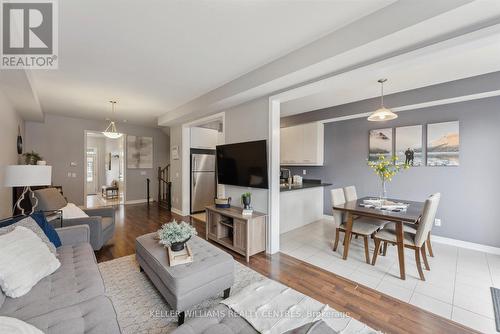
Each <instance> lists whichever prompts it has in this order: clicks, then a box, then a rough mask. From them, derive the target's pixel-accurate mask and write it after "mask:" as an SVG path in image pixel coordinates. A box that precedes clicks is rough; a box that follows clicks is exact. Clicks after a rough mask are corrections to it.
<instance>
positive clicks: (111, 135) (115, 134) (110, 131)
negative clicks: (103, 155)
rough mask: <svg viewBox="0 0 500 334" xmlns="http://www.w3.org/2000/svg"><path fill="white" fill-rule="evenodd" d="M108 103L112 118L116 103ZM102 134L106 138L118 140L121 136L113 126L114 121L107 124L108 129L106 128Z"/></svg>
mask: <svg viewBox="0 0 500 334" xmlns="http://www.w3.org/2000/svg"><path fill="white" fill-rule="evenodd" d="M109 103H111V114H112V116H113V115H114V113H115V105H116V101H109ZM102 134H103V135H105V136H106V137H108V138H111V139H117V138H120V137H121V136H123V134H122V133H119V132H118V131H117V130H116V125H115V122H114V121H110V122H109V125H108V127H107V128H106V130H104V132H103V133H102Z"/></svg>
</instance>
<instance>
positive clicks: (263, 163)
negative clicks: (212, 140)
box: [217, 140, 268, 189]
mask: <svg viewBox="0 0 500 334" xmlns="http://www.w3.org/2000/svg"><path fill="white" fill-rule="evenodd" d="M217 180H218V182H219V184H227V185H233V186H241V187H252V188H264V189H267V188H268V182H267V148H266V141H265V140H259V141H251V142H245V143H237V144H228V145H220V146H217Z"/></svg>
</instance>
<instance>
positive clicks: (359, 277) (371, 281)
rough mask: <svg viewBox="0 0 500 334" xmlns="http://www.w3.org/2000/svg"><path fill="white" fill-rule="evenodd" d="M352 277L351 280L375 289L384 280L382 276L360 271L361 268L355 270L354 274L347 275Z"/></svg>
mask: <svg viewBox="0 0 500 334" xmlns="http://www.w3.org/2000/svg"><path fill="white" fill-rule="evenodd" d="M346 278H348V279H350V280H351V281H354V282H356V283H359V284H362V285H364V286H367V287H369V288H372V289H375V288H377V286H378V285H379V284H380V282H381V281H382V277H376V276H372V275H369V274H367V273H365V272H362V271H359V268H358V269H357V270H356V271H354V272H353V273H352V274H350V275H349V277H346Z"/></svg>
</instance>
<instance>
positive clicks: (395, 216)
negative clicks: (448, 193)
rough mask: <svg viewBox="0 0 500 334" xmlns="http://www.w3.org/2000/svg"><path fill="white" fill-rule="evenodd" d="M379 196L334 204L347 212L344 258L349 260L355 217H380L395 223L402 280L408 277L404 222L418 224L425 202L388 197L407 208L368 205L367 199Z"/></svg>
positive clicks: (335, 207)
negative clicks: (384, 207)
mask: <svg viewBox="0 0 500 334" xmlns="http://www.w3.org/2000/svg"><path fill="white" fill-rule="evenodd" d="M376 199H378V198H377V197H363V198H359V199H357V200H353V201H348V202H345V203H344V204H338V205H334V206H333V209H334V210H338V211H342V212H344V213H345V215H346V217H345V239H344V240H345V246H344V253H343V255H342V257H343V259H344V260H347V256H348V254H349V244H350V240H351V232H352V224H353V221H354V217H360V216H361V217H367V218H373V219H380V220H385V221H390V222H393V223H395V227H396V237H397V239H396V240H397V242H396V246H397V250H398V260H399V273H400V277H401V279H402V280H404V279H406V274H405V257H404V243H403V240H404V230H403V224H405V223H406V224H415V225H417V224H418V222H419V220H420V217H421V216H422V212H423V209H424V203H423V202H416V201H407V200H403V199H393V198H387V199H386V200H387V201H391V202H395V203H404V204H405V205H406V209H399V210H398V209H387V210H385V209H383V207H376V206H370V205H366V204H365V201H366V200H376Z"/></svg>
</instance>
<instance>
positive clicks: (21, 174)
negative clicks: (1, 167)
mask: <svg viewBox="0 0 500 334" xmlns="http://www.w3.org/2000/svg"><path fill="white" fill-rule="evenodd" d="M51 183H52V166H35V165H12V166H6V167H5V186H6V187H30V186H49V185H50V184H51Z"/></svg>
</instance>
